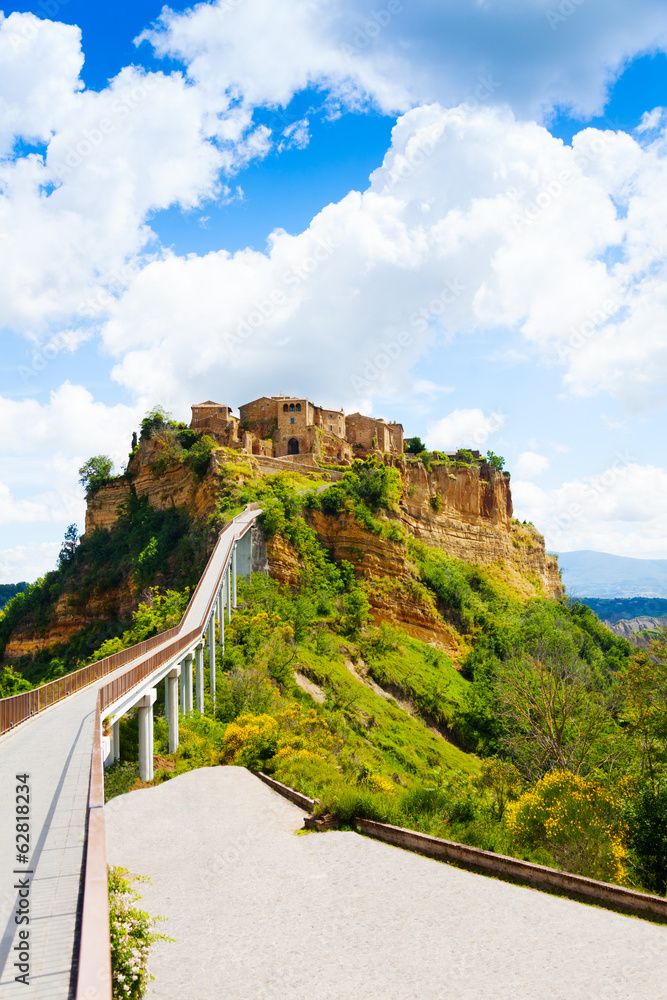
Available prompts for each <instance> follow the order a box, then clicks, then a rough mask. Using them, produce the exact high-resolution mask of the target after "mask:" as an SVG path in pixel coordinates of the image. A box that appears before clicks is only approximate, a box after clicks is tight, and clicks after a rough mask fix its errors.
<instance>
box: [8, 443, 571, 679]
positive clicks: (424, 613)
mask: <svg viewBox="0 0 667 1000" xmlns="http://www.w3.org/2000/svg"><path fill="white" fill-rule="evenodd" d="M160 455H161V449H160V445H159V442H155V441H144V442H142V444H141V446H140V449H139V451H138V453H137V454H136V455H135V457H134V458H133V459H132V461H131V463H130V467H129V470H128V471H129V473H130V476H129V477H127V478H122V479H119V480H115V481H113V482H111V483H109V484H108V485H106V486H104V487H102V488H101V489H99V490H98V491H97V492H96V493H95V494H94V495H92V496H91V497H90V498H89V501H88V508H87V512H86V534H88V533H91V532H93V531H94V530H95V528H105V529H113V527H114V526H115V524H116V521H117V517H118V513H117V512H118V507H119V504H121V502H122V501H123V500H125V499H126V497H127V496H128V493H129V491H130V488H131V487H133V488H134V489H135V490H136V493H137V495H138V496H139V497H142V496H146V497H148V500H149V502H150V504H151V505H152V506H153V507H155V508H157V509H166V508H167V507H171V506H172V505H173V506H176V507H183V508H186V509H187V511H188V514H189V515H190V516H191V517H192V518H193V519H201V520H202V521H205V520H207V519H208V518H209V517H210V515H211V514H212V513H213V511H214V509H215V504H216V499H217V495H218V490H219V472H220V470H221V468H222V467H223V466H224V465H225V463H226V462H228V461H231V460H232V459H233V461H234V463H235V466H236V468H237V469H238V467H239V466H238V463H239V462H242V463H244V465H243V466H241V473H240V474H241V475H243V476H246V477H247V476H261V475H263V474H267V473H270V472H280V471H283V470H284V468H285V462H284V460H283V461H282V462H278V461H276V462H275V465H274V460H269V459H261V465H260V464H259V462H258V461H257V460H256V459H254V458H253V457H252V456H247V455H236V456H232V457H230V456H229V455H228V454H226V453H225V452H224V451H223V450H219V451H217V452H214V453H213V455H212V456H211V461H210V465H209V469H208V471H207V473H206V475H205V476H204V477H203V478H198V477H196V476H195V475H194V473H193V472H192V471H191V470H190V469H189V468H187V467H186V466H184V465H182V464H181V465H175V466H174V467H172V468H167V469H166V470H165V471H164V472H162V474H161V475H158V476H156V475H155V474H154V468H155V461H156V460H157V459H159V458H160ZM397 467H398V468H399V469H400V471H401V475H402V478H403V497H402V500H401V503H400V507H399V509H398V510H397V511H396V512H394V513H393V514H392V515H390V519H393V520H394V521H396V522H397V524H399V525H400V526H401V527H402V528H403V529H405V532H407V534H408V535H410V536H412V537H414V538H415V539H418V540H419V541H422V542H424V543H426V544H427V545H429V546H433V547H435V548H439V549H442V550H443V551H444V552H446V553H447V554H448V555H451V556H453V557H455V558H457V559H461V560H465V561H466V562H471V563H480V564H482V565H485V566H492V565H495V566H496V567H497V568H498V572H499V573H501V575H502V577H503V578H504V579H505V580H506V582H507V583H509V584H510V585H511V586H512V588H513V589H514V590H515V591H516V592H517V593H518V594H521V595H523V596H524V597H526V598H528V597H533V596H540V595H541V596H545V597H559V596H560V595H561V593H562V586H561V582H560V576H559V573H558V566H557V562H556V559H555V558H554V557H552V556H548V555H547V554H546V553H545V550H544V540H543V538H542V536H541V535H540V534H539V533H538V532H537V531H536V529H535V528H534V527H533V526H532V525H522V524H519V523H518V522H517V521H514V520H513V518H512V497H511V491H510V482H509V477H508V476H506V475H504V474H502V473H498V472H496V471H495V470H493V469H491V468H489V467H488V466H483V467H481V469H480V467H478V466H472V467H468V468H455V467H453V466H435V467H434V468H433V469H432V471H430V472H429V471H427V470H426V469H425V468H424V466H423V465H421V464H420V463H418V464H414V465H412V464H410V465H407V466H406V464H405V463H404V462H403V461H402V460H400V461H399V463H398V466H397ZM245 470H247V471H245ZM331 478H332V479H338V478H340V473H332V474H331ZM306 517H307V520H308V522H309V523H310V524H311V525H312V527H313V528H314V529H315V531H316V532H317V534H318V536H319V538H320V540H321V542H322V544H323V545H324V546H325V547H326V548H327V549H328V550H329V551H330V553H331V554H332V556H333V557H334V558H335V559H336V560H341V559H345V560H347V561H348V562H350V563H351V564H352V565H353V566H354V567H355V569H356V571H357V573H358V574H359V575H361V576H362V577H364V578H365V579H366V581H367V589H368V595H369V599H370V601H371V605H372V608H373V614H374V617H375V619H376V620H377V621H382V620H385V621H390V622H395V623H397V624H400V625H401V626H402V627H403V628H405V629H406V630H407V631H408V632H410V633H411V634H413V635H415V636H417V637H419V638H422V639H425V640H426V641H435V642H437V643H438V644H439V645H440V646H442V647H443V648H444V649H446V650H447V651H448V653H450V655H452V656H453V657H454V658H455V659H456V658H457V654H458V652H460V647H461V637H460V636H459V635H458V634H457V633H456V631H455V630H454V629H452V628H451V627H450V626H449V625H448V624H447V623H446V622H444V621H443V618H442V616H441V615H440V614H438V611H437V609H436V607H435V604H434V601H433V598H432V596H431V595H430V594H429V592H428V591H427V590H426V588H425V587H423V586H422V585H421V584H420V583H419V580H418V572H417V569H416V567H415V566H414V565H413V564H412V562H411V559H410V556H409V552H408V547H407V545H406V544H405V542H400V541H391V540H389V539H387V538H383V537H381V536H380V535H377V534H374V533H372V532H370V531H368V530H366V529H365V528H364V527H362V526H361V525H360V524H359V523H358V522H357V521H356V519H355V518H354V515H353V514H350V513H343V514H341V515H339V516H337V517H333V516H328V515H325V514H323V513H322V512H321V511H317V510H316V511H311V512H308V513H307V514H306ZM213 541H214V536H213V535H212V536H211V544H213ZM268 559H269V565H270V570H271V574H272V575H273V576H274V577H275V578H276V579H277V580H279V581H281V582H283V583H286V584H289V585H295V584H296V583H297V582H298V579H299V571H300V565H299V558H298V555H297V553H296V552H295V551H294V550H293V549H292V547H291V546H290V545H289V543H288V542H286V541H285V539H283V538H281V537H274V538H272V539H270V540H269V544H268ZM138 600H139V595H138V594H136V592H134V591H133V588H132V586H131V584H129V583H126V584H124V585H123V586H122V587H120V588H118V589H117V590H114V591H113V592H112V593H107V594H105V595H104V597H103V598H100V599H97V598H95V597H92V598H91V599H89V600H88V601H87V602H85V603H83V604H82V603H77V601H76V599H75V598H74V599H73V596H72V595H68V596H64V597H62V598H61V599H60V601H59V602H58V605H57V607H56V609H55V614H54V615H53V616H52V620H51V623H50V624H49V626H47V627H46V628H43V629H42V630H41V631H40V633H39V634H36V633H35V632H34V631H31V630H30V629H29V628H28V629H27V630H26V631H25V633H21V632H20V631H19V630H16V632H15V634H13V635H12V637H11V639H10V641H9V643H8V646H7V647H6V650H5V657H6V658H7V659H17V658H19V657H20V656H22V655H25V654H27V653H28V654H30V653H34V652H35V651H37V650H40V649H44V648H48V647H49V646H51V645H53V644H54V643H63V642H67V641H68V640H69V639H71V638H72V637H73V636H74V635H76V634H77V632H79V631H80V630H81V629H83V628H85V627H86V626H89V625H91V623H93V622H95V621H99V620H100V619H108V618H109V617H110V616H111V615H113V616H114V617H116V618H118V619H123V618H126V617H127V616H128V615H129V614H130V612H131V611H132V610H133V609H134V608H135V607H136V605H137V603H138Z"/></svg>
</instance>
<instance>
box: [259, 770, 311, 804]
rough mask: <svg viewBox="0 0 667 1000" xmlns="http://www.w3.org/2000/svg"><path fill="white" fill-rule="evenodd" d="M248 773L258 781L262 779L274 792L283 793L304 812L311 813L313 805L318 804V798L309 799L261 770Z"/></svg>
mask: <svg viewBox="0 0 667 1000" xmlns="http://www.w3.org/2000/svg"><path fill="white" fill-rule="evenodd" d="M250 773H251V774H254V775H255V777H256V778H259V779H260V781H263V782H264V784H265V785H268V786H269V787H270V788H273V790H274V791H275V792H278V793H279V794H280V795H284V796H285V798H286V799H290V801H292V802H293V803H294V804H295V805H297V806H299V807H300V808H301V809H305V810H306V812H309V813H312V812H313V810H314V808H315V806H318V805H319V804H320V800H319V799H309V798H308V796H307V795H303V794H302V793H301V792H297V791H296V790H295V789H294V788H290V787H289V785H283V783H282V781H276V779H275V778H270V777H269V775H268V774H264V773H263V772H262V771H251V772H250Z"/></svg>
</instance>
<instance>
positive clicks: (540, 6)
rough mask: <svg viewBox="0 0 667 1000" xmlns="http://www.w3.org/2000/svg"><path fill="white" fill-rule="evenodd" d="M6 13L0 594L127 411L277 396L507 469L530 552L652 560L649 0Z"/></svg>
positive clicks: (656, 148)
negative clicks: (537, 546)
mask: <svg viewBox="0 0 667 1000" xmlns="http://www.w3.org/2000/svg"><path fill="white" fill-rule="evenodd" d="M318 6H319V7H321V10H319V11H318V10H317V8H318ZM2 9H3V11H4V19H2V20H0V56H2V54H3V53H4V59H2V58H0V64H2V62H3V61H4V66H5V68H4V70H2V71H0V107H5V108H7V109H8V110H7V112H6V114H5V120H4V121H3V120H2V117H0V255H3V256H4V258H5V260H4V267H3V269H2V270H3V273H4V275H5V277H4V279H3V280H2V281H0V302H3V303H4V307H3V317H4V318H3V328H2V335H3V352H2V359H1V360H0V410H1V411H2V416H3V424H4V426H5V427H6V428H7V435H6V436H7V438H8V440H7V441H6V443H5V446H4V453H3V455H2V459H1V460H0V579H2V580H7V581H11V580H15V579H19V578H28V579H32V578H34V577H35V576H36V575H37V574H38V573H41V572H43V571H44V570H45V569H47V568H49V566H50V565H51V564H52V563H53V559H54V555H55V553H56V552H57V549H58V543H59V539H60V538H61V537H62V534H63V531H64V528H65V526H66V525H67V524H68V523H69V522H70V521H72V520H76V521H78V523H79V524H80V525H81V527H83V502H82V497H81V494H80V490H79V488H78V486H77V482H76V479H77V476H76V470H77V469H78V466H79V465H80V464H81V463H82V462H83V461H84V460H85V459H86V458H87V457H89V455H90V454H92V453H94V452H100V451H101V452H107V453H109V454H112V455H113V456H114V457H115V458H116V459H117V463H118V466H119V467H120V465H121V464H122V460H123V456H124V455H126V453H127V445H128V441H129V435H130V434H131V431H132V429H133V428H134V427H136V426H137V423H138V420H139V419H140V417H141V415H142V413H143V412H144V411H145V409H146V408H147V407H148V406H150V405H152V404H153V403H155V402H158V401H159V402H161V403H163V404H165V405H167V406H168V407H169V408H171V409H172V410H173V412H174V413H175V414H176V415H178V416H179V417H180V418H187V416H188V410H189V404H190V403H191V402H194V401H195V400H196V399H199V398H200V397H201V398H208V397H212V398H220V399H221V401H223V402H228V403H230V404H231V405H234V406H238V405H239V404H240V403H242V402H244V401H245V400H247V399H248V398H252V396H254V395H259V394H263V393H266V392H268V393H272V392H282V391H287V392H294V393H299V394H307V395H309V396H310V397H312V398H313V399H314V400H315V401H316V402H320V401H321V402H323V403H325V402H326V401H327V400H329V401H330V402H331V405H337V406H338V405H343V406H345V408H346V409H348V410H352V409H357V408H361V409H364V410H365V411H366V412H373V413H377V414H380V415H384V416H386V417H390V418H396V419H400V420H401V421H402V422H403V424H404V426H405V429H406V432H407V433H414V434H419V435H420V436H421V437H422V438H425V439H426V440H427V441H428V442H429V443H430V444H431V446H432V447H455V446H456V445H464V444H468V445H473V446H479V447H482V449H483V450H486V448H492V449H493V450H494V451H496V452H500V453H502V454H503V455H505V457H506V459H507V464H508V467H509V468H510V469H511V471H512V482H513V492H514V498H515V507H516V511H517V513H518V514H519V516H520V517H525V518H530V519H532V520H534V521H535V523H536V524H537V526H538V528H540V530H542V531H543V532H544V533H545V535H546V538H547V544H548V545H549V547H550V548H551V549H554V550H561V551H567V550H571V549H580V548H590V549H598V550H600V551H609V552H614V553H616V554H619V555H637V556H643V557H646V558H665V557H667V537H666V536H667V518H666V516H665V514H664V511H663V508H664V502H663V497H664V489H665V488H666V487H667V471H666V461H665V447H664V433H663V428H664V380H665V376H666V375H667V338H666V337H665V333H664V330H665V326H664V321H665V319H667V297H666V296H665V295H664V275H663V269H664V247H663V236H662V234H663V233H664V231H665V229H664V224H665V223H666V222H667V203H666V197H667V196H666V195H665V190H666V188H665V183H664V181H665V178H664V173H663V171H664V163H665V157H664V150H665V116H664V115H663V113H662V110H661V109H662V108H663V106H666V105H667V93H666V90H667V59H666V56H665V54H664V50H665V47H666V37H665V28H664V25H663V22H664V16H663V11H662V8H661V5H660V4H659V3H657V2H655V0H641V2H638V3H637V4H635V5H633V8H632V10H628V9H627V5H626V4H623V3H621V2H620V0H610V2H608V3H606V4H602V3H601V2H600V0H586V3H585V4H582V5H579V6H577V7H576V8H575V7H574V5H571V4H560V5H559V4H553V3H550V2H542V0H511V2H509V3H503V4H501V3H499V2H497V0H488V2H487V3H485V4H473V3H470V4H467V5H461V4H460V3H458V4H457V3H454V2H453V0H445V2H443V3H442V4H440V5H439V7H438V9H437V11H435V10H434V8H433V6H432V5H431V4H430V3H428V2H426V0H413V2H412V3H410V4H408V3H406V4H403V3H401V2H399V0H392V3H387V4H385V5H384V6H382V7H379V8H378V9H377V10H376V11H375V14H374V15H373V14H372V12H370V13H369V10H368V9H367V8H366V6H365V5H363V4H361V3H359V2H356V0H336V2H334V3H328V4H324V2H322V4H320V5H318V4H315V5H314V6H313V7H308V8H307V9H304V7H303V5H302V6H299V5H298V3H297V2H296V0H285V2H284V3H283V4H281V5H280V7H276V6H275V5H270V4H268V3H267V2H266V0H217V2H216V3H205V4H200V5H198V6H196V7H194V6H188V5H185V4H180V5H172V6H171V8H170V9H169V10H165V12H162V7H161V5H159V4H151V3H133V4H129V3H117V4H115V5H113V7H111V6H108V5H94V4H91V3H83V2H82V0H69V2H68V3H65V4H61V3H59V2H58V0H41V2H40V3H35V4H24V5H17V6H11V5H4V6H3V8H2ZM571 10H572V11H573V12H571V13H563V12H561V13H559V11H565V12H568V11H571ZM309 12H310V13H309ZM31 15H32V16H31ZM79 31H80V36H79ZM142 33H143V37H142V38H141V39H138V36H140V35H142ZM135 40H137V42H136V44H135ZM3 45H4V49H2V48H1V47H2V46H3ZM3 100H4V105H3ZM103 123H104V125H103ZM559 140H562V142H561V141H559ZM77 151H78V152H77ZM311 266H312V270H309V268H310V267H311ZM447 289H449V291H448V290H447ZM451 289H454V291H453V292H451ZM272 294H278V296H279V297H281V305H280V307H278V308H275V307H271V310H270V315H264V316H261V317H260V321H259V322H258V323H257V324H255V323H254V322H253V317H255V316H258V313H257V309H258V308H260V312H261V308H262V303H267V302H269V301H270V296H271V295H272ZM249 321H250V325H249V326H248V322H249ZM244 324H245V326H244ZM240 329H248V330H249V335H248V336H247V337H245V336H239V332H238V331H239V330H240ZM401 333H403V334H406V336H407V341H408V343H407V344H406V345H405V346H403V347H401V348H400V349H398V348H396V351H395V353H397V357H393V356H392V358H391V364H390V365H388V367H387V368H385V367H384V361H383V359H384V358H385V357H388V356H389V355H391V352H392V349H391V348H390V346H388V345H391V344H397V343H398V342H399V341H398V340H397V338H398V337H399V335H400V334H401ZM387 352H388V353H387Z"/></svg>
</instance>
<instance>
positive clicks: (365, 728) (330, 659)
mask: <svg viewBox="0 0 667 1000" xmlns="http://www.w3.org/2000/svg"><path fill="white" fill-rule="evenodd" d="M410 641H411V642H413V641H414V642H417V640H410ZM424 645H425V644H424ZM345 659H346V657H345V656H344V655H343V654H342V653H338V654H333V655H328V656H326V657H325V656H321V655H318V654H317V653H316V652H314V651H313V650H307V649H305V648H303V647H302V648H301V649H300V651H299V662H298V666H299V669H301V671H302V672H303V673H304V674H306V676H307V677H309V678H310V679H311V680H313V681H315V683H317V684H320V685H321V686H322V687H324V689H325V690H326V692H327V700H326V702H325V706H330V707H331V708H332V709H333V710H337V711H340V712H342V713H343V714H344V715H345V717H346V718H347V719H348V721H349V724H350V726H351V728H352V729H353V730H354V732H356V733H357V735H359V736H361V737H362V738H363V740H364V741H365V742H366V743H367V744H369V745H370V746H371V747H373V749H374V750H376V751H377V753H379V754H380V755H381V756H382V757H383V758H384V761H385V764H386V769H387V770H389V771H390V772H392V771H397V772H398V773H399V774H408V775H426V774H428V772H429V771H430V770H432V769H433V768H437V767H444V768H457V769H461V770H462V771H465V772H466V773H468V774H476V773H477V772H478V770H479V763H478V761H477V758H476V757H473V756H472V755H471V754H466V753H464V752H463V751H462V750H459V749H458V747H455V746H453V745H452V744H451V743H448V742H447V741H446V740H444V739H443V738H442V737H440V736H437V735H435V734H434V733H432V732H430V731H429V730H428V729H426V728H425V726H424V725H423V724H422V723H421V722H419V721H418V720H417V719H413V718H412V717H411V716H410V715H408V713H407V712H405V711H404V710H403V709H401V708H399V706H398V705H397V704H396V703H395V702H394V703H393V704H392V702H391V701H389V700H387V699H385V698H383V697H382V696H381V695H379V694H377V693H376V692H375V691H373V690H371V689H370V688H368V687H367V686H366V685H365V684H364V683H363V682H362V681H361V680H359V679H358V678H357V677H355V676H354V675H353V674H352V673H351V671H350V670H349V669H348V667H346V665H345ZM462 683H465V682H463V681H462Z"/></svg>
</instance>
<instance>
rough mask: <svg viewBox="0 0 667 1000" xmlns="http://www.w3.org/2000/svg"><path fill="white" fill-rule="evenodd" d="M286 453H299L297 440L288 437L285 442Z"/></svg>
mask: <svg viewBox="0 0 667 1000" xmlns="http://www.w3.org/2000/svg"><path fill="white" fill-rule="evenodd" d="M287 454H288V455H298V454H299V442H298V441H297V439H296V438H290V439H289V441H288V442H287Z"/></svg>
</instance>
